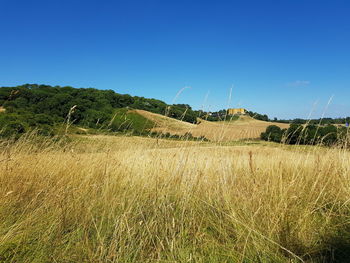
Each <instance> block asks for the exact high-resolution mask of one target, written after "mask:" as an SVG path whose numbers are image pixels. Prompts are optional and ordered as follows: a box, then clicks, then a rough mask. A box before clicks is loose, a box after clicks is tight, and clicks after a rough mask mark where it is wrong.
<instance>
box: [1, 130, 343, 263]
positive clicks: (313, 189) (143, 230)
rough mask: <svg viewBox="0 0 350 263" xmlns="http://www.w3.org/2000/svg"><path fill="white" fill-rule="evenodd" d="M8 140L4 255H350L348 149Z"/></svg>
mask: <svg viewBox="0 0 350 263" xmlns="http://www.w3.org/2000/svg"><path fill="white" fill-rule="evenodd" d="M0 149H1V152H0V262H164V263H165V262H220V263H221V262H348V259H349V257H350V224H349V223H350V203H349V200H350V154H349V152H348V151H346V150H343V149H331V148H322V147H302V146H295V147H286V146H283V145H277V144H269V143H265V144H256V145H249V146H246V145H241V144H240V145H238V144H237V145H236V146H234V145H233V146H228V144H227V145H226V146H223V145H218V144H216V143H213V142H193V141H192V142H187V141H175V140H161V139H153V138H142V137H126V136H120V137H116V136H80V137H74V138H73V139H71V140H68V141H53V140H49V139H48V140H46V141H42V140H39V139H37V138H35V136H30V135H28V136H27V137H22V138H21V139H20V140H19V141H17V142H9V141H3V142H1V147H0Z"/></svg>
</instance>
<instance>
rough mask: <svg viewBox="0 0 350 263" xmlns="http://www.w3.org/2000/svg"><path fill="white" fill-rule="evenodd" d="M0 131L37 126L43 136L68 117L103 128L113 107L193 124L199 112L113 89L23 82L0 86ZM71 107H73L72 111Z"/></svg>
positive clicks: (180, 105)
mask: <svg viewBox="0 0 350 263" xmlns="http://www.w3.org/2000/svg"><path fill="white" fill-rule="evenodd" d="M0 106H1V107H2V108H4V109H5V112H1V113H0V130H2V134H3V135H9V134H12V133H24V132H25V131H27V130H29V129H32V128H36V129H38V131H39V132H40V133H42V134H44V135H50V134H53V133H54V132H55V129H54V128H53V127H54V126H55V125H56V124H60V123H64V122H66V121H67V116H69V118H70V121H71V122H72V123H73V124H76V125H79V126H82V127H86V128H96V129H99V128H103V127H107V126H108V124H109V123H110V122H111V120H112V118H113V116H114V113H115V110H116V109H120V108H129V109H141V110H147V111H150V112H153V113H158V114H163V115H164V114H167V116H169V117H172V118H175V119H181V120H183V121H186V122H190V123H195V122H196V119H197V117H198V114H199V112H196V111H194V110H192V108H191V107H190V106H189V105H187V104H174V105H168V104H166V103H165V102H163V101H161V100H157V99H149V98H144V97H138V96H131V95H128V94H119V93H116V92H114V91H113V90H98V89H94V88H73V87H70V86H65V87H60V86H50V85H38V84H25V85H20V86H16V87H1V88H0ZM72 109H73V110H72Z"/></svg>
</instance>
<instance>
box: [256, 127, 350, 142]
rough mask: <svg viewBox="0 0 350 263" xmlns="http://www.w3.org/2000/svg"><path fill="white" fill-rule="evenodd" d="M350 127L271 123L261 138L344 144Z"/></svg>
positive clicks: (276, 140)
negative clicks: (285, 126)
mask: <svg viewBox="0 0 350 263" xmlns="http://www.w3.org/2000/svg"><path fill="white" fill-rule="evenodd" d="M348 133H349V129H348V128H347V127H345V126H335V125H324V126H321V125H314V124H308V125H302V124H295V123H293V124H291V125H290V127H289V128H288V129H281V128H280V127H278V126H276V125H270V126H269V127H267V128H266V131H265V132H263V133H261V136H260V137H261V139H262V140H265V141H272V142H278V143H285V144H303V145H327V146H333V145H336V144H342V143H343V142H345V141H346V140H347V139H348Z"/></svg>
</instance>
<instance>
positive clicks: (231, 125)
mask: <svg viewBox="0 0 350 263" xmlns="http://www.w3.org/2000/svg"><path fill="white" fill-rule="evenodd" d="M134 111H135V112H137V113H138V114H140V115H142V116H144V117H146V118H148V119H150V120H151V121H153V122H154V123H155V124H156V126H155V127H154V128H153V129H152V131H155V132H162V133H170V134H177V135H184V134H185V133H191V134H192V135H193V136H195V137H200V136H204V137H206V138H207V139H209V140H211V141H216V142H218V141H224V142H225V141H232V140H240V139H256V138H259V137H260V134H261V133H262V132H264V131H265V130H266V128H267V127H268V126H269V125H277V126H279V127H281V128H288V127H289V124H285V123H272V122H266V121H260V120H255V119H253V118H251V117H249V116H241V117H240V118H239V119H238V120H234V121H219V122H210V121H205V120H202V119H200V120H199V124H197V125H195V124H190V123H188V122H184V121H179V120H176V119H173V118H169V117H166V116H162V115H159V114H155V113H151V112H148V111H144V110H134Z"/></svg>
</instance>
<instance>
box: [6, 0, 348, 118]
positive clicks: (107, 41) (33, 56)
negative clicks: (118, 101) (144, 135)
mask: <svg viewBox="0 0 350 263" xmlns="http://www.w3.org/2000/svg"><path fill="white" fill-rule="evenodd" d="M0 16H1V19H0V86H12V85H19V84H24V83H38V84H49V85H61V86H64V85H70V86H73V87H94V88H98V89H113V90H115V91H116V92H119V93H128V94H131V95H138V96H144V97H153V98H157V99H161V100H164V101H166V102H167V103H172V102H173V101H174V97H175V95H176V93H177V92H178V91H179V90H180V89H181V88H183V87H185V86H190V87H191V88H189V89H185V90H184V91H183V92H182V93H181V94H180V96H178V98H177V99H176V100H175V103H187V104H190V105H191V106H192V107H193V108H195V109H199V108H202V106H203V105H204V109H206V110H208V109H209V110H218V109H221V108H226V107H227V105H228V99H229V93H230V88H231V87H232V85H233V91H232V100H231V103H230V106H234V107H236V106H242V107H245V108H247V109H249V110H254V111H257V112H261V113H267V114H268V115H269V116H270V117H279V118H295V117H303V118H305V117H308V115H309V113H310V112H311V111H312V110H313V109H314V111H313V114H312V117H319V116H320V115H322V112H323V110H324V108H325V107H326V105H327V102H328V100H329V99H330V98H331V97H332V96H334V97H333V99H332V102H331V103H330V105H329V107H328V109H327V111H326V116H331V117H337V116H349V115H350V1H348V0H344V1H337V0H329V1H322V0H318V1H312V0H290V1H280V0H279V1H277V0H276V1H268V0H266V1H260V0H259V1H258V0H256V1H249V0H245V1H243V0H242V1H203V0H198V1H191V0H187V1H183V0H176V1H175V0H174V1H166V0H159V1H153V0H147V1H146V0H145V1H131V0H130V1H128V0H125V1H108V0H104V1H103V0H99V1H98V0H95V1H89V0H81V1H78V0H69V1H67V0H56V1H55V0H41V1H36V0H23V1H19V0H0ZM206 97H207V99H206Z"/></svg>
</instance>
